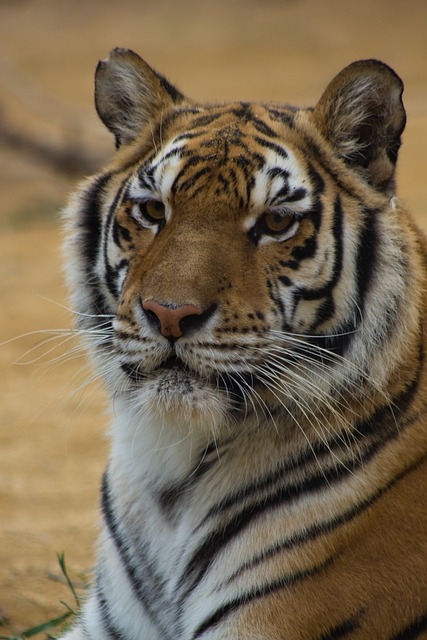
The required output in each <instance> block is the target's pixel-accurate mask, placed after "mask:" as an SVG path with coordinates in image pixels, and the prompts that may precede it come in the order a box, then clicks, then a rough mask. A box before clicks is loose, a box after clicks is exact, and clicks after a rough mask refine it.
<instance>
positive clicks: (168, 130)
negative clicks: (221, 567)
mask: <svg viewBox="0 0 427 640" xmlns="http://www.w3.org/2000/svg"><path fill="white" fill-rule="evenodd" d="M402 91H403V86H402V82H401V80H400V79H399V78H398V76H397V75H396V74H395V73H394V72H393V71H392V70H391V69H390V68H389V67H387V66H386V65H384V64H382V63H380V62H378V61H375V60H365V61H359V62H355V63H353V64H351V65H350V66H348V67H347V68H345V69H344V70H343V71H342V72H341V73H339V75H338V76H337V77H336V78H335V79H334V80H333V81H332V82H331V84H330V85H329V86H328V87H327V89H326V91H325V92H324V94H323V96H322V97H321V99H320V101H319V102H318V104H317V106H316V107H315V108H309V109H297V108H294V107H291V106H287V105H285V106H284V105H279V104H270V103H269V104H263V103H246V102H238V103H231V104H213V105H202V104H199V103H197V102H193V101H191V100H189V99H187V98H186V97H184V95H182V94H181V93H180V92H179V91H178V90H177V89H176V88H174V87H173V86H172V85H171V84H169V82H168V81H166V80H165V78H164V77H163V76H161V75H160V74H158V73H157V72H155V71H154V70H153V69H152V68H151V67H149V66H148V65H147V63H146V62H144V61H143V60H142V59H141V58H140V57H139V56H137V55H136V54H135V53H133V52H132V51H129V50H124V49H115V50H114V51H113V52H112V53H111V54H110V56H109V58H108V59H107V60H106V61H102V62H100V63H99V65H98V68H97V72H96V91H95V96H96V108H97V111H98V114H99V116H100V118H101V120H102V121H103V122H104V123H105V125H106V126H107V127H108V129H109V130H110V131H111V132H112V133H113V134H114V136H115V139H116V146H117V153H116V155H115V158H114V159H113V161H112V162H111V164H110V165H109V166H107V167H106V168H105V170H104V171H103V172H102V173H100V174H99V175H97V176H95V177H93V178H90V179H89V180H87V181H86V182H85V183H84V184H83V186H82V187H81V188H80V190H79V191H78V193H77V194H76V195H75V196H74V198H73V199H72V201H71V204H70V205H69V207H68V210H67V220H68V227H69V240H68V245H67V250H68V254H69V270H68V272H69V280H70V282H71V286H72V289H73V300H74V308H75V309H76V312H77V313H78V314H79V327H80V329H82V330H83V331H84V332H85V333H86V335H87V336H88V341H89V343H90V345H91V347H92V349H93V352H94V353H95V357H96V360H97V363H98V365H99V367H100V370H101V373H103V375H104V377H105V379H106V380H107V383H108V385H109V387H110V390H111V392H112V393H113V394H114V395H115V397H116V398H124V399H125V401H126V402H127V403H128V405H129V406H130V405H132V406H133V407H134V412H136V413H138V412H139V415H140V416H142V414H144V415H145V416H147V415H154V416H157V417H158V419H159V420H161V421H166V422H174V423H175V422H176V423H182V424H186V425H188V424H189V423H191V424H192V425H198V424H202V423H203V424H206V425H208V428H209V429H210V428H212V425H214V427H216V428H218V427H219V428H220V427H221V425H225V424H227V425H228V426H229V425H230V424H232V423H233V421H236V420H238V419H239V416H240V417H241V418H242V419H243V418H244V419H246V420H247V421H251V420H252V423H253V424H254V425H259V423H260V421H261V420H263V421H265V422H272V423H275V424H276V423H279V422H280V421H281V420H283V421H287V422H290V423H291V422H292V420H295V419H296V418H295V416H298V420H299V421H300V422H301V420H304V419H306V418H307V420H308V421H309V422H310V415H312V414H313V413H315V412H317V414H318V415H319V411H320V412H323V414H326V413H327V412H330V411H333V412H334V415H338V414H341V413H345V411H344V409H342V405H343V403H344V404H345V402H346V401H345V400H342V398H344V397H345V396H346V394H348V390H349V389H351V390H352V397H353V398H356V400H355V402H358V400H357V397H359V398H360V397H362V396H364V397H366V395H368V389H369V388H370V386H372V380H375V384H374V385H373V386H374V387H375V389H376V391H375V393H376V392H378V390H379V389H381V388H382V387H384V385H385V384H386V380H388V378H389V376H390V375H391V373H392V372H393V371H394V370H395V369H396V367H397V362H398V361H399V358H400V356H401V353H402V350H403V349H404V348H405V345H404V344H403V342H404V341H403V340H402V341H401V342H402V344H401V343H400V342H399V339H397V337H398V336H404V335H405V333H406V334H407V333H408V328H409V329H410V327H411V326H412V325H413V326H415V324H416V323H417V321H418V319H417V314H416V312H415V311H413V310H412V307H410V306H407V295H408V294H407V291H408V287H407V283H408V272H409V270H410V269H409V267H408V265H407V263H406V261H405V257H404V256H405V251H406V249H405V247H406V246H407V245H408V243H409V244H410V242H411V237H410V236H409V235H408V233H407V234H406V236H405V233H403V234H402V232H401V231H400V230H399V217H400V216H404V215H405V213H404V212H402V211H399V206H398V204H397V203H396V200H395V199H394V198H393V194H394V170H395V164H396V159H397V153H398V149H399V146H400V139H401V134H402V131H403V128H404V125H405V111H404V108H403V105H402V101H401V95H402ZM411 277H413V278H414V277H415V276H411ZM405 282H406V285H404V283H405ZM405 306H406V308H407V309H408V311H407V313H404V314H400V317H399V310H400V311H402V310H403V309H404V308H405ZM391 333H393V339H394V344H395V348H394V351H393V355H392V356H387V357H386V356H385V355H384V345H385V344H386V343H387V341H388V340H389V339H390V338H389V336H390V334H391ZM369 393H371V395H372V394H373V393H374V392H373V391H372V390H371V391H369ZM337 399H338V400H337ZM339 405H340V406H341V409H340V410H338V409H337V407H338V406H339ZM348 406H349V407H350V404H349V405H348ZM350 409H351V408H350ZM350 409H349V410H350ZM323 414H322V415H323Z"/></svg>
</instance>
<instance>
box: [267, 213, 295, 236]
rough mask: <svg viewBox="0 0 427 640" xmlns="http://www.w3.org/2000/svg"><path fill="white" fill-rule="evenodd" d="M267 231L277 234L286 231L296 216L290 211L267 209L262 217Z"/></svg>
mask: <svg viewBox="0 0 427 640" xmlns="http://www.w3.org/2000/svg"><path fill="white" fill-rule="evenodd" d="M262 221H263V223H264V225H265V227H266V232H267V233H271V234H273V235H275V234H281V233H285V232H286V231H287V230H288V229H289V228H290V227H291V226H292V225H293V223H294V222H295V218H294V217H293V216H292V215H290V214H288V213H282V212H280V213H278V212H277V211H266V212H265V213H264V215H263V217H262Z"/></svg>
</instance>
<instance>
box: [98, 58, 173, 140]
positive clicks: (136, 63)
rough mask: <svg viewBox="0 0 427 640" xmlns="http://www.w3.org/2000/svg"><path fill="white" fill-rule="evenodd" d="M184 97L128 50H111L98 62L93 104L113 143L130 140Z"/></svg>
mask: <svg viewBox="0 0 427 640" xmlns="http://www.w3.org/2000/svg"><path fill="white" fill-rule="evenodd" d="M183 100H184V96H183V95H182V94H181V93H180V92H179V91H178V90H177V89H175V87H173V86H172V85H171V84H169V82H168V81H167V80H166V79H165V78H164V77H163V76H161V75H160V74H159V73H157V72H156V71H154V69H152V68H151V67H150V66H149V65H148V64H147V63H146V62H145V61H144V60H143V59H142V58H140V57H139V56H138V55H137V54H136V53H134V52H133V51H131V50H130V49H113V51H111V53H110V55H109V57H108V58H107V59H106V60H101V61H100V62H99V63H98V66H97V68H96V73H95V106H96V110H97V112H98V115H99V117H100V118H101V120H102V122H103V123H104V124H105V126H106V127H107V128H108V129H109V130H110V131H111V132H112V133H113V134H114V136H115V139H116V146H117V147H120V146H121V145H123V144H129V143H130V142H133V141H134V140H135V139H136V137H137V136H138V134H139V133H140V131H141V130H142V129H143V128H144V127H145V126H146V125H147V124H148V122H150V120H152V119H153V118H154V117H155V116H156V114H158V113H160V112H161V111H164V110H165V109H167V108H171V107H172V106H173V105H174V104H178V103H180V102H182V101H183Z"/></svg>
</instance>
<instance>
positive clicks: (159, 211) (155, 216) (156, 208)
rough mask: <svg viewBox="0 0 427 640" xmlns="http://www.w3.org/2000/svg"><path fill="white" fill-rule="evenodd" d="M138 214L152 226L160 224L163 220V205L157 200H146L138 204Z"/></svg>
mask: <svg viewBox="0 0 427 640" xmlns="http://www.w3.org/2000/svg"><path fill="white" fill-rule="evenodd" d="M138 206H139V212H140V214H141V216H142V217H143V218H145V219H146V220H148V222H151V223H152V224H161V223H162V222H164V220H165V215H166V211H165V205H164V204H163V202H159V201H158V200H147V201H146V202H140V203H139V205H138Z"/></svg>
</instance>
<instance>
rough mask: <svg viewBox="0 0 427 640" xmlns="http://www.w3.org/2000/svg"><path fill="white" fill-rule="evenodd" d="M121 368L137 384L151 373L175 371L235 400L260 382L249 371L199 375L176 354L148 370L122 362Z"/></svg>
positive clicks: (151, 374)
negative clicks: (211, 386)
mask: <svg viewBox="0 0 427 640" xmlns="http://www.w3.org/2000/svg"><path fill="white" fill-rule="evenodd" d="M121 368H122V370H123V371H124V373H125V374H126V375H127V376H128V377H129V378H130V379H131V380H132V381H133V382H135V383H137V384H141V383H143V382H144V381H145V380H148V379H149V378H150V377H151V376H153V375H158V374H160V375H161V374H162V373H164V374H165V375H167V374H168V373H169V372H170V373H171V374H173V373H176V375H179V376H180V377H182V376H183V375H184V376H186V377H188V378H193V379H197V380H199V381H201V380H202V381H203V383H204V384H207V385H209V384H211V385H213V386H214V387H215V388H217V389H221V390H222V391H224V392H226V393H227V395H229V396H231V397H233V398H234V399H235V400H236V401H239V400H241V399H242V397H243V395H245V393H244V389H246V390H247V392H250V391H251V390H252V389H253V388H254V387H255V386H256V385H257V384H259V383H260V380H259V379H258V378H257V377H256V376H255V375H254V374H253V373H250V372H237V373H236V372H234V373H227V372H221V373H220V372H219V371H218V372H215V373H212V374H211V375H209V376H201V375H200V373H199V372H198V371H195V370H194V369H192V368H191V367H189V366H188V365H187V364H186V363H185V362H184V361H183V360H181V358H179V357H178V356H177V355H171V356H169V357H168V358H167V359H166V360H164V361H163V362H162V363H161V364H160V365H159V366H158V367H156V368H155V369H153V370H152V371H150V372H147V371H141V369H140V368H139V366H138V365H136V364H133V365H132V364H128V363H122V365H121Z"/></svg>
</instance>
